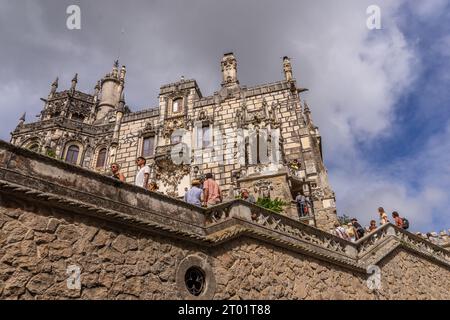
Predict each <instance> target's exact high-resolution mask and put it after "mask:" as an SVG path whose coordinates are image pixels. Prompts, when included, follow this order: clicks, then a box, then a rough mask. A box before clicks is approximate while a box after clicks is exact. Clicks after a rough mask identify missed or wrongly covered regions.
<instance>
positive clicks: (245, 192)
mask: <svg viewBox="0 0 450 320" xmlns="http://www.w3.org/2000/svg"><path fill="white" fill-rule="evenodd" d="M241 198H242V200H245V201H248V202H250V203H256V200H255V197H254V196H253V195H252V194H249V192H248V190H247V189H242V190H241Z"/></svg>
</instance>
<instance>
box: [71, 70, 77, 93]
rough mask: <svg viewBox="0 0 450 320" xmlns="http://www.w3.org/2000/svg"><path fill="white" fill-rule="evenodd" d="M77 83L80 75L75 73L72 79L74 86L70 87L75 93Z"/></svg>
mask: <svg viewBox="0 0 450 320" xmlns="http://www.w3.org/2000/svg"><path fill="white" fill-rule="evenodd" d="M77 83H78V73H75V76H74V77H73V79H72V86H71V87H70V90H71V91H75V88H76V86H77Z"/></svg>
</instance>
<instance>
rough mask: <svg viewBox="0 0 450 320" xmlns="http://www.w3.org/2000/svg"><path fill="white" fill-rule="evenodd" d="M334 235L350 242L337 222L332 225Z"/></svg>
mask: <svg viewBox="0 0 450 320" xmlns="http://www.w3.org/2000/svg"><path fill="white" fill-rule="evenodd" d="M334 228H335V229H334V234H335V235H337V236H338V237H339V238H341V239H344V240H348V241H350V237H349V236H348V234H347V232H346V231H345V229H344V227H342V226H341V225H340V223H339V222H337V221H336V222H335V223H334Z"/></svg>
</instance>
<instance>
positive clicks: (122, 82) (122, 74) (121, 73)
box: [119, 66, 127, 86]
mask: <svg viewBox="0 0 450 320" xmlns="http://www.w3.org/2000/svg"><path fill="white" fill-rule="evenodd" d="M126 73H127V69H126V67H125V66H122V68H120V75H119V80H120V83H121V84H122V86H123V84H124V83H125V74H126Z"/></svg>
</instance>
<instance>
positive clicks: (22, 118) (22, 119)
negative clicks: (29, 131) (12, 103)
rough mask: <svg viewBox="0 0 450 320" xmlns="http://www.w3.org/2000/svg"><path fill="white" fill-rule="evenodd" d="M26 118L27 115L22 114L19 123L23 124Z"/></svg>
mask: <svg viewBox="0 0 450 320" xmlns="http://www.w3.org/2000/svg"><path fill="white" fill-rule="evenodd" d="M26 116H27V113H26V112H24V113H23V114H22V116H21V117H20V119H19V121H22V122H25V117H26Z"/></svg>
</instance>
